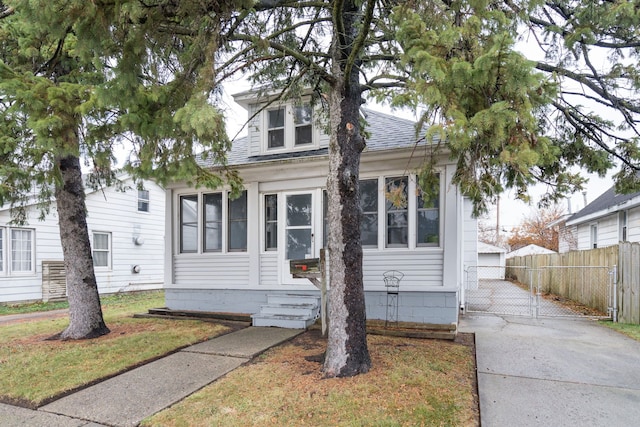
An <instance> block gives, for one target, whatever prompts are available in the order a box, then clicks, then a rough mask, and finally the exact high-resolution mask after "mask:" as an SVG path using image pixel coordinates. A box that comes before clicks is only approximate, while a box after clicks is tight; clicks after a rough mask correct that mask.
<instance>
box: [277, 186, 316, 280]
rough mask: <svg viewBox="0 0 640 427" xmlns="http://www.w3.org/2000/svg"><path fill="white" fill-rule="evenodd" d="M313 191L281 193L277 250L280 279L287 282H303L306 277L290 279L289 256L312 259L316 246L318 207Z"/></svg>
mask: <svg viewBox="0 0 640 427" xmlns="http://www.w3.org/2000/svg"><path fill="white" fill-rule="evenodd" d="M316 198H317V194H316V192H313V191H310V192H297V193H285V194H284V197H283V199H284V201H283V202H284V206H283V209H282V211H283V212H284V213H285V215H284V218H283V220H284V227H283V230H284V233H283V234H284V235H283V236H282V237H283V239H284V242H283V243H284V244H283V248H284V250H283V251H281V252H280V254H281V255H280V257H281V261H282V273H283V274H282V279H283V282H284V283H287V284H306V283H309V281H308V280H307V279H294V278H293V277H292V276H291V274H290V273H289V261H290V260H292V259H306V258H316V257H318V254H319V252H320V251H319V248H318V247H317V244H316V243H320V242H319V240H318V239H316V235H317V233H316V231H317V230H316V228H317V227H318V223H319V221H318V218H319V217H320V215H318V209H317V207H316Z"/></svg>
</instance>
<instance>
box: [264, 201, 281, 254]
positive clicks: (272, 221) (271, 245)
mask: <svg viewBox="0 0 640 427" xmlns="http://www.w3.org/2000/svg"><path fill="white" fill-rule="evenodd" d="M264 249H265V251H275V250H277V249H278V196H277V195H276V194H267V195H266V196H264Z"/></svg>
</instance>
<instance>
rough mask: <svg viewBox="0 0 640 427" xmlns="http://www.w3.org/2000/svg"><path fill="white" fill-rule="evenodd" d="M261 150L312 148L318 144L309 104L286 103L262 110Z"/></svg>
mask: <svg viewBox="0 0 640 427" xmlns="http://www.w3.org/2000/svg"><path fill="white" fill-rule="evenodd" d="M263 123H264V125H265V126H264V127H265V132H264V133H263V138H264V139H263V141H265V142H264V145H263V147H264V148H263V150H264V151H263V152H271V151H297V150H308V149H312V148H313V147H314V146H315V145H317V144H318V142H317V141H315V139H316V137H315V136H314V129H313V108H312V107H311V105H309V104H300V105H293V104H286V105H282V106H279V107H276V108H268V109H266V110H265V112H264V121H263Z"/></svg>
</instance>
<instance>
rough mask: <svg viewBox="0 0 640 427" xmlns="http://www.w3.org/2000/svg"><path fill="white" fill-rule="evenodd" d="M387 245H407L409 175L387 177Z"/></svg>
mask: <svg viewBox="0 0 640 427" xmlns="http://www.w3.org/2000/svg"><path fill="white" fill-rule="evenodd" d="M385 184H386V191H387V197H386V203H385V207H386V213H387V247H407V246H408V235H409V216H408V210H407V200H408V199H407V196H408V190H407V186H408V185H407V184H408V179H407V177H406V176H405V177H399V178H387V179H386V182H385Z"/></svg>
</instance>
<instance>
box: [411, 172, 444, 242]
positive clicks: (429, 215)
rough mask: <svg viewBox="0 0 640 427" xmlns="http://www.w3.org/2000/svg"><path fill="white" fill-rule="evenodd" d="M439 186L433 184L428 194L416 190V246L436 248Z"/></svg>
mask: <svg viewBox="0 0 640 427" xmlns="http://www.w3.org/2000/svg"><path fill="white" fill-rule="evenodd" d="M439 189H440V185H439V183H435V185H434V186H433V188H432V189H431V191H430V192H429V193H427V192H424V191H422V190H420V189H418V197H417V203H416V209H417V213H416V217H417V234H416V245H418V246H437V245H438V240H439V236H440V191H439Z"/></svg>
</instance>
